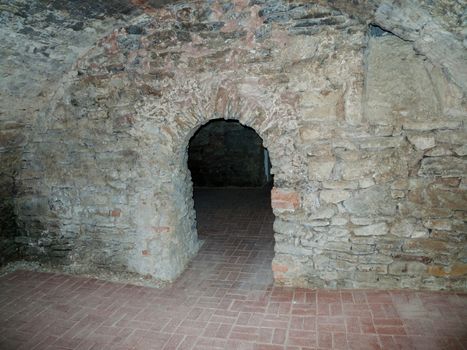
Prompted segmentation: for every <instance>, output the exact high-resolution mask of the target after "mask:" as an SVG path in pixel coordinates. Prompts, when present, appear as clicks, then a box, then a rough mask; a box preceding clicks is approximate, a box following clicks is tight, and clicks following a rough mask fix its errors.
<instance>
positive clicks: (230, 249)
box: [0, 190, 467, 350]
mask: <svg viewBox="0 0 467 350" xmlns="http://www.w3.org/2000/svg"><path fill="white" fill-rule="evenodd" d="M196 199H197V213H198V222H199V232H200V237H201V238H202V239H204V240H205V244H204V246H203V247H202V249H201V251H200V253H199V255H198V256H197V257H196V258H195V259H194V261H193V262H192V263H191V264H190V266H189V267H188V269H187V270H186V271H185V272H184V273H183V275H182V276H181V277H180V278H179V279H178V280H177V282H176V283H174V284H173V285H172V286H170V287H167V288H165V289H153V288H146V287H138V286H132V285H124V284H118V283H110V282H104V281H99V280H93V279H87V278H79V277H70V276H64V275H57V274H47V273H37V272H26V271H18V272H15V273H12V274H10V275H7V276H4V277H2V278H0V349H1V350H10V349H15V350H16V349H18V350H21V349H27V350H32V349H34V350H36V349H54V350H58V349H82V350H85V349H86V350H89V349H111V350H114V349H115V350H122V349H127V350H129V349H134V350H135V349H144V350H146V349H180V350H182V349H200V350H208V349H257V350H260V349H262V350H276V349H277V350H279V349H281V350H282V349H288V350H292V349H293V350H305V349H358V350H363V349H410V350H412V349H420V350H428V349H467V295H466V294H460V293H457V294H456V293H441V292H439V293H438V292H410V291H375V290H368V291H358V290H357V291H355V290H354V291H352V290H341V291H325V290H311V289H298V288H295V289H291V288H278V287H272V284H271V282H272V275H271V268H270V264H271V259H272V256H273V244H274V242H273V235H272V221H273V217H272V214H271V209H270V208H269V204H268V203H269V202H268V201H269V199H268V197H267V192H265V191H259V190H222V191H219V190H203V191H199V192H198V193H197V198H196Z"/></svg>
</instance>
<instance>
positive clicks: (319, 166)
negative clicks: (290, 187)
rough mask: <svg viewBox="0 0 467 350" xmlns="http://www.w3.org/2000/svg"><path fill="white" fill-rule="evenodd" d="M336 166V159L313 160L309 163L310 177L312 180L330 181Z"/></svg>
mask: <svg viewBox="0 0 467 350" xmlns="http://www.w3.org/2000/svg"><path fill="white" fill-rule="evenodd" d="M335 164H336V160H335V159H334V158H318V159H312V160H311V161H310V162H309V163H308V177H309V178H310V180H317V181H324V180H329V179H330V177H331V173H332V169H333V168H334V165H335Z"/></svg>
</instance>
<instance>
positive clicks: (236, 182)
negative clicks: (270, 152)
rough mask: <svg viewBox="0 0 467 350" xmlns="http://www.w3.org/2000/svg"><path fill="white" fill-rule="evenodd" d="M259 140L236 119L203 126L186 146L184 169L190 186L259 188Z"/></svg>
mask: <svg viewBox="0 0 467 350" xmlns="http://www.w3.org/2000/svg"><path fill="white" fill-rule="evenodd" d="M262 144H263V140H261V138H260V137H259V136H258V135H257V134H256V132H255V131H254V130H253V129H249V128H246V127H244V126H243V125H241V124H240V123H238V122H235V121H230V122H226V121H225V120H214V121H212V122H210V123H208V124H206V125H203V126H202V127H201V128H200V129H199V131H198V132H197V133H196V134H195V135H194V136H193V137H192V139H191V140H190V142H189V148H188V168H189V169H190V173H191V178H192V181H193V185H194V186H214V187H224V186H237V187H261V186H264V185H265V184H266V183H267V181H268V179H267V177H266V174H265V170H264V148H263V146H262Z"/></svg>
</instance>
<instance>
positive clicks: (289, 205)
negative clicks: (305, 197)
mask: <svg viewBox="0 0 467 350" xmlns="http://www.w3.org/2000/svg"><path fill="white" fill-rule="evenodd" d="M271 205H272V207H273V208H274V209H279V210H295V209H297V208H298V207H299V206H300V195H299V194H298V193H297V192H295V191H291V190H286V189H280V188H276V187H274V188H273V189H272V191H271Z"/></svg>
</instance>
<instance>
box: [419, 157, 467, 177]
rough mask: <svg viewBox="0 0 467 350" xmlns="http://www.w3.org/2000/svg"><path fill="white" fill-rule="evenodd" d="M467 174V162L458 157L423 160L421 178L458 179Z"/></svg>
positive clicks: (420, 171)
mask: <svg viewBox="0 0 467 350" xmlns="http://www.w3.org/2000/svg"><path fill="white" fill-rule="evenodd" d="M465 174H467V160H464V159H462V158H458V157H428V158H423V159H422V165H421V166H420V170H419V171H418V175H420V176H443V177H458V176H465Z"/></svg>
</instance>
